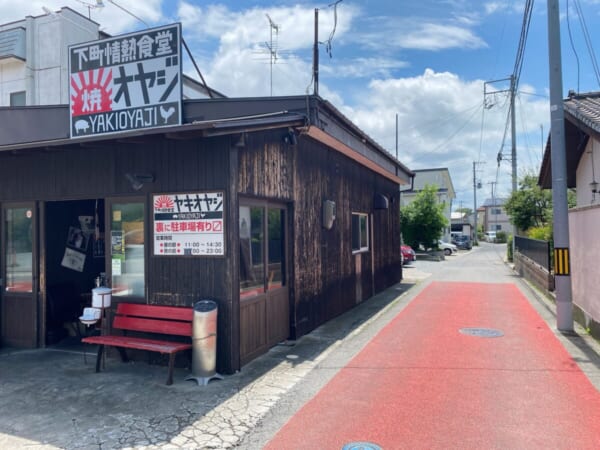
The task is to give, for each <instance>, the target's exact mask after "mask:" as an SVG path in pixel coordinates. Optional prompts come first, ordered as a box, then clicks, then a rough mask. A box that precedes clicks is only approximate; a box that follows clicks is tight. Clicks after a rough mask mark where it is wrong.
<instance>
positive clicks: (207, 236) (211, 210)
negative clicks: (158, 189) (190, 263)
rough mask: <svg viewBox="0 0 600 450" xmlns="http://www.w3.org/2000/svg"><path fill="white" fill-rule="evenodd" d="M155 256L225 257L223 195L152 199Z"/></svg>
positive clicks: (177, 195)
mask: <svg viewBox="0 0 600 450" xmlns="http://www.w3.org/2000/svg"><path fill="white" fill-rule="evenodd" d="M153 214H154V254H155V255H157V256H161V255H164V256H180V255H184V256H185V255H191V256H219V255H224V254H225V240H224V227H223V192H203V193H192V194H161V195H155V196H154V198H153Z"/></svg>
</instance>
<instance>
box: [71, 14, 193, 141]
mask: <svg viewBox="0 0 600 450" xmlns="http://www.w3.org/2000/svg"><path fill="white" fill-rule="evenodd" d="M181 92H182V82H181V24H173V25H167V26H164V27H160V28H151V29H147V30H143V31H140V32H136V33H131V34H125V35H121V36H117V37H112V38H109V39H103V40H99V41H92V42H88V43H85V44H77V45H73V46H70V47H69V93H70V95H69V97H70V106H71V115H70V117H71V137H72V138H79V137H85V136H91V135H102V134H113V133H120V132H124V131H130V130H139V129H143V128H156V127H166V126H172V125H180V124H181V115H182V113H181Z"/></svg>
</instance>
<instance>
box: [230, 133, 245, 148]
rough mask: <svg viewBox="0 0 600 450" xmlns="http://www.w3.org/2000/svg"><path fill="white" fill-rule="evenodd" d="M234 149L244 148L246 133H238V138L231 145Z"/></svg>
mask: <svg viewBox="0 0 600 450" xmlns="http://www.w3.org/2000/svg"><path fill="white" fill-rule="evenodd" d="M233 146H234V147H237V148H242V147H245V146H246V133H240V137H238V139H237V141H235V144H233Z"/></svg>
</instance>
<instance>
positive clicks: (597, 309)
mask: <svg viewBox="0 0 600 450" xmlns="http://www.w3.org/2000/svg"><path fill="white" fill-rule="evenodd" d="M564 113H565V148H566V163H567V187H568V188H571V189H576V191H577V205H576V207H575V208H571V209H570V210H569V248H570V269H571V270H570V273H571V285H572V298H573V304H574V306H575V307H576V318H578V320H580V321H581V322H582V323H583V324H584V325H585V326H586V328H588V327H589V328H591V329H592V330H593V332H594V334H596V335H597V336H599V335H600V325H599V324H600V297H599V296H598V292H600V277H598V269H597V266H598V255H600V240H598V239H596V238H595V236H596V233H597V231H598V227H599V225H600V188H599V186H600V185H599V183H600V92H591V93H584V94H574V93H569V97H568V98H567V99H566V100H565V101H564ZM551 144H552V143H551V141H550V138H549V139H548V144H547V146H546V151H545V153H544V159H543V161H542V167H541V169H540V176H539V184H540V186H541V187H543V188H546V189H550V188H552V161H551Z"/></svg>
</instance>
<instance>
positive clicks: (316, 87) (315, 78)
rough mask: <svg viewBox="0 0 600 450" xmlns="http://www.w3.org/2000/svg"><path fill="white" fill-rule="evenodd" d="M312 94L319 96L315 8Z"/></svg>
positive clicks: (317, 13)
mask: <svg viewBox="0 0 600 450" xmlns="http://www.w3.org/2000/svg"><path fill="white" fill-rule="evenodd" d="M313 82H314V85H313V94H314V95H319V9H318V8H315V44H314V47H313Z"/></svg>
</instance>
